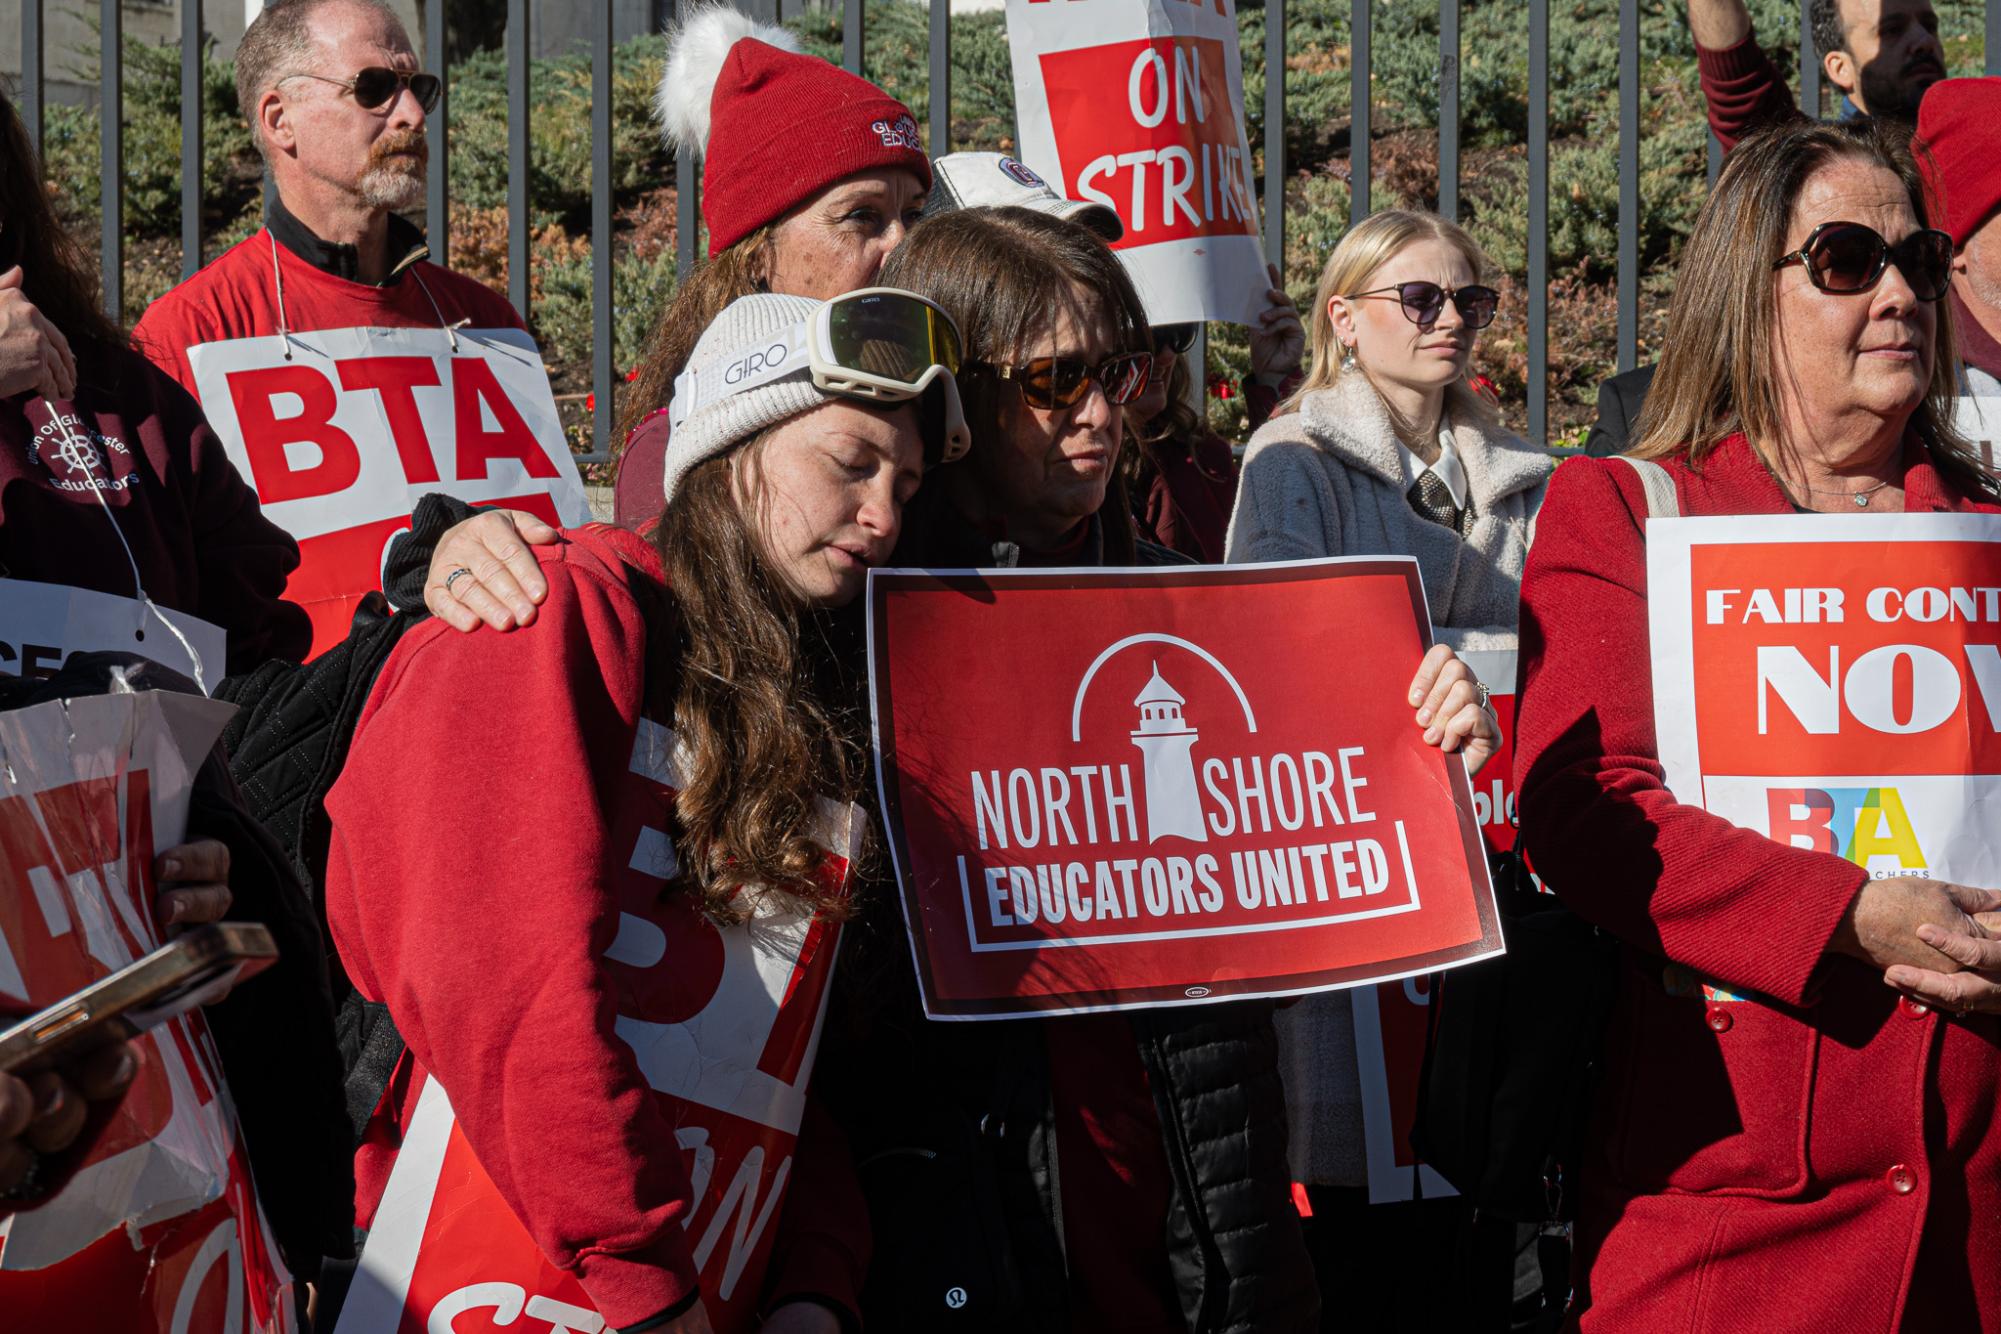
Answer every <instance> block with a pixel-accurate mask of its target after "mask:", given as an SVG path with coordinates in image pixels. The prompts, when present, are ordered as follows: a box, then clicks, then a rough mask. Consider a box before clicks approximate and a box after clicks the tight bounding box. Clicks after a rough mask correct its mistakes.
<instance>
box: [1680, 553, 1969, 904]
mask: <svg viewBox="0 0 2001 1334" xmlns="http://www.w3.org/2000/svg"><path fill="white" fill-rule="evenodd" d="M1647 579H1648V587H1649V588H1650V589H1651V590H1652V593H1651V595H1650V597H1649V598H1648V609H1649V617H1650V630H1651V634H1652V643H1653V664H1654V715H1655V726H1656V728H1657V730H1658V732H1659V736H1660V758H1661V764H1662V766H1663V767H1664V768H1665V770H1666V773H1667V782H1668V786H1669V788H1670V789H1671V790H1672V791H1673V792H1674V794H1675V796H1676V797H1677V798H1678V799H1680V800H1681V801H1684V802H1687V803H1689V804H1691V805H1698V806H1701V807H1703V808H1704V809H1705V810H1708V811H1710V812H1712V813H1714V814H1717V815H1721V816H1723V817H1724V818H1726V819H1728V820H1730V821H1731V822H1732V823H1734V824H1737V825H1739V826H1741V827H1743V828H1746V829H1752V830H1756V831H1757V832H1759V833H1763V834H1766V835H1768V836H1769V837H1771V838H1774V839H1777V840H1778V841H1780V842H1782V843H1789V844H1791V845H1793V846H1795V847H1803V848H1817V849H1819V850H1821V851H1823V852H1832V853H1834V854H1836V855H1837V856H1842V857H1846V858H1848V859H1849V860H1850V861H1853V862H1854V863H1855V864H1856V865H1858V866H1861V867H1863V868H1864V869H1866V870H1868V871H1869V872H1870V874H1872V875H1875V876H1878V877H1888V876H1902V875H1929V876H1933V877H1937V878H1941V879H1947V880H1953V881H1957V882H1959V883H1961V884H1969V885H2001V839H1997V838H1996V837H1995V830H1994V823H1993V820H1992V819H1991V818H1990V817H1989V815H1988V812H1990V811H1991V810H1992V809H1993V808H1994V803H1995V802H1996V801H1997V800H2001V516H1995V515H1972V514H1882V515H1870V514H1856V515H1791V516H1771V517H1756V518H1745V517H1733V518H1691V519H1672V520H1669V519H1658V520H1655V521H1653V522H1652V523H1650V524H1649V525H1648V526H1647Z"/></svg>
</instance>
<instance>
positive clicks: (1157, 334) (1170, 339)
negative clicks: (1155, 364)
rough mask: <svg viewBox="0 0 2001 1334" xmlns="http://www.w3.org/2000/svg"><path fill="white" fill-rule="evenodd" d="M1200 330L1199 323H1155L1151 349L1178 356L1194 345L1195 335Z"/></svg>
mask: <svg viewBox="0 0 2001 1334" xmlns="http://www.w3.org/2000/svg"><path fill="white" fill-rule="evenodd" d="M1201 332H1202V326H1201V325H1199V324H1156V325H1154V326H1153V350H1154V351H1156V352H1172V353H1174V355H1176V356H1180V355H1181V354H1182V353H1184V352H1186V351H1187V350H1188V349H1189V348H1191V347H1194V346H1195V335H1196V334H1198V333H1201Z"/></svg>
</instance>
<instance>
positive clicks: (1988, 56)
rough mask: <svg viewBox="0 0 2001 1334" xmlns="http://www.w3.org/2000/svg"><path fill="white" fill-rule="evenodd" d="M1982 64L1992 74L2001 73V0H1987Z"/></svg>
mask: <svg viewBox="0 0 2001 1334" xmlns="http://www.w3.org/2000/svg"><path fill="white" fill-rule="evenodd" d="M1982 48H1983V49H1982V52H1981V55H1982V61H1981V64H1982V66H1983V67H1984V68H1985V69H1986V71H1987V73H1988V74H1989V75H1990V76H1992V75H1996V74H2001V0H1987V26H1986V31H1985V36H1984V38H1983V41H1982Z"/></svg>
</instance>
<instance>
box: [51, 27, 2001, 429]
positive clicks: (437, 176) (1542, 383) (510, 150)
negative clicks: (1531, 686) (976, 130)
mask: <svg viewBox="0 0 2001 1334" xmlns="http://www.w3.org/2000/svg"><path fill="white" fill-rule="evenodd" d="M586 2H587V3H588V5H589V8H590V12H591V17H592V29H591V275H592V276H591V294H592V305H593V311H592V321H593V329H592V333H593V338H592V346H593V351H592V366H591V384H592V389H593V393H594V394H595V396H596V399H597V401H598V402H599V403H602V404H604V405H606V407H605V410H603V411H599V412H595V413H593V414H592V416H593V422H592V439H591V452H590V453H589V454H587V455H579V456H578V461H579V462H584V463H593V462H604V461H606V460H607V459H608V458H609V457H610V448H611V443H612V442H611V430H612V423H613V418H614V414H613V413H612V412H611V411H610V404H611V403H612V401H613V394H614V393H615V391H616V381H617V379H618V374H617V370H616V368H615V366H614V364H613V338H612V160H611V143H612V137H611V100H612V97H611V67H612V62H611V48H612V0H586ZM180 3H181V271H182V277H183V278H186V277H188V276H191V275H192V274H193V273H194V272H195V270H196V269H198V268H200V267H201V263H202V226H201V168H202V125H201V90H202V32H203V25H202V0H180ZM680 3H687V0H680ZM44 4H45V0H21V98H20V106H21V114H22V116H23V118H24V119H25V120H26V122H27V126H28V134H29V136H30V137H31V138H32V139H33V140H34V143H35V146H36V148H37V149H38V150H39V149H40V147H41V139H42V109H43V106H44V103H45V96H46V85H45V79H44V51H43V47H44V40H43V24H44V13H43V7H44ZM840 4H841V9H842V39H843V44H844V45H843V53H842V54H843V63H844V64H845V65H846V67H847V68H848V69H850V70H853V71H855V72H857V73H859V72H860V71H861V68H862V56H863V52H864V49H865V42H866V32H865V27H864V17H863V0H840ZM1460 4H1461V0H1438V82H1439V89H1438V207H1439V211H1440V212H1441V213H1443V214H1444V215H1445V216H1447V217H1453V216H1456V215H1457V212H1458V207H1459V61H1460V42H1459V15H1460ZM121 5H122V0H98V7H99V20H100V24H101V27H102V40H103V60H102V68H101V71H100V74H99V90H100V122H101V126H102V130H101V138H100V140H99V144H100V163H99V177H100V183H101V185H100V188H101V200H102V209H103V221H102V244H101V252H102V262H103V266H104V302H105V307H106V309H108V310H109V311H110V312H112V314H113V316H114V318H115V317H116V316H117V314H118V312H119V310H120V309H121V306H122V303H123V296H124V290H123V288H124V284H123V276H124V274H123V269H124V232H123V228H122V226H121V219H122V214H123V207H122V205H123V198H124V160H123V153H124V149H123V143H122V126H121V124H120V121H121V111H122V108H123V105H124V99H123V94H122V91H121V79H122V75H123V67H122V59H121V42H120V37H121V33H122V27H123V23H122V19H123V14H122V7H121ZM1285 6H1286V0H1265V50H1264V60H1265V68H1266V70H1267V72H1268V74H1269V73H1273V72H1275V73H1276V75H1277V77H1267V79H1266V81H1265V106H1264V123H1265V125H1266V126H1267V127H1270V126H1283V125H1284V124H1285V29H1286V25H1285ZM1349 6H1350V7H1349V14H1350V23H1351V25H1352V27H1351V38H1350V52H1351V72H1350V80H1351V82H1350V104H1351V109H1352V110H1351V114H1352V117H1353V119H1352V122H1351V128H1350V131H1349V142H1350V144H1351V146H1352V147H1351V150H1350V152H1351V158H1350V166H1351V172H1352V202H1351V205H1350V216H1351V221H1359V220H1360V219H1361V218H1363V217H1366V216H1367V215H1368V212H1369V156H1370V153H1369V110H1370V107H1369V100H1370V99H1369V89H1370V72H1371V65H1370V55H1369V36H1370V26H1371V24H1370V0H1349ZM1549 6H1550V0H1529V36H1528V40H1529V88H1528V176H1529V217H1528V241H1529V248H1528V299H1529V309H1528V436H1529V438H1530V439H1532V440H1541V439H1543V438H1544V436H1545V434H1546V430H1545V427H1546V420H1547V409H1548V362H1549V288H1548V279H1549V265H1548V200H1549ZM740 7H742V8H744V9H745V10H746V11H747V12H749V13H750V14H752V15H753V16H754V17H757V18H760V19H764V20H766V21H773V22H775V21H776V19H777V17H778V15H777V0H748V3H743V4H741V6H740ZM445 8H446V6H445V4H444V3H443V0H431V3H429V4H427V5H426V6H425V19H424V50H425V51H426V52H441V51H444V50H445V49H446V45H445ZM1674 8H1676V9H1678V8H1679V5H1678V4H1675V5H1674ZM930 11H931V12H930V38H931V51H930V81H931V90H930V91H931V96H930V124H929V127H928V128H929V139H930V149H931V154H932V156H934V157H936V156H938V155H940V154H944V153H948V152H950V151H951V150H952V141H951V140H952V134H951V126H952V120H951V84H952V65H951V42H952V27H951V11H950V7H949V5H948V4H947V3H946V0H931V3H930ZM529 17H530V15H529V0H508V4H507V32H506V50H507V97H508V119H507V164H508V187H507V208H508V242H507V258H508V267H507V273H508V298H509V300H511V301H512V302H513V304H514V308H515V309H516V310H518V311H520V312H521V315H522V318H523V319H526V318H527V317H528V315H529V296H528V290H529V289H528V280H529V260H528V244H529V223H528V220H529V200H528V180H529V170H528V127H529V116H530V108H531V106H532V103H531V101H530V96H529V95H530V91H531V90H530V87H529V77H528V52H529V31H528V25H529ZM1985 41H1986V46H1985V51H1986V69H1987V73H1989V74H1996V73H2001V0H1987V5H1986V20H1985ZM1252 55H1253V53H1251V52H1246V53H1245V56H1246V58H1250V57H1251V56H1252ZM427 63H430V64H431V65H432V66H433V67H434V68H436V71H437V73H439V74H441V75H446V76H447V78H446V87H445V93H444V96H443V97H441V98H440V99H439V102H438V107H437V110H436V111H434V112H432V113H431V116H430V124H431V126H432V130H431V135H430V141H431V169H430V180H429V187H428V195H427V199H426V209H427V219H426V221H427V224H428V226H429V229H430V232H431V234H432V235H433V236H444V235H447V234H448V232H447V228H448V227H449V220H450V208H451V202H450V199H449V197H448V190H447V186H448V182H449V172H448V170H447V157H448V153H449V145H450V138H449V135H448V133H447V131H448V127H449V125H450V123H451V88H450V79H449V71H448V70H446V69H444V68H441V67H439V66H440V65H441V64H442V62H436V61H431V62H427ZM1799 80H1800V84H1799V86H1800V103H1801V105H1802V106H1807V107H1817V106H1819V105H1820V93H1821V90H1820V62H1819V59H1818V57H1817V56H1816V55H1815V53H1814V45H1813V30H1812V23H1811V21H1810V19H1809V17H1808V9H1807V5H1806V3H1804V0H1803V2H1802V4H1801V6H1800V30H1799ZM1639 133H1640V5H1639V0H1620V4H1619V228H1618V231H1619V243H1618V294H1619V295H1618V368H1619V369H1620V370H1622V371H1623V370H1630V369H1632V368H1633V365H1634V363H1635V359H1636V354H1637V350H1638V343H1639V294H1640V260H1639V214H1640V179H1639V157H1640V145H1639ZM1264 151H1265V176H1264V206H1265V228H1264V244H1265V252H1266V254H1267V256H1268V257H1269V258H1270V259H1271V261H1272V263H1274V264H1277V265H1278V266H1279V267H1280V270H1281V272H1283V270H1284V265H1285V175H1286V167H1285V139H1284V135H1283V134H1282V133H1280V134H1276V135H1272V134H1268V135H1267V138H1266V142H1265V145H1264ZM1721 159H1722V154H1721V152H1720V149H1719V146H1718V145H1717V144H1716V143H1715V141H1714V140H1713V139H1712V140H1711V142H1710V146H1709V174H1710V178H1711V179H1712V180H1714V179H1715V175H1716V171H1717V167H1718V165H1719V164H1720V162H1721ZM674 176H675V184H676V187H677V190H678V196H679V201H680V203H679V218H678V227H679V231H678V235H677V238H676V240H677V247H676V249H677V272H680V273H686V272H688V270H689V269H690V268H691V267H692V266H693V264H694V263H695V260H696V249H695V247H696V243H697V219H698V216H699V214H698V209H697V202H698V199H697V194H698V191H699V189H700V181H701V172H700V165H699V162H698V160H697V159H696V158H695V156H694V155H693V154H692V153H690V152H688V151H686V150H683V151H682V152H681V153H680V155H679V156H678V158H677V159H676V161H675V167H674Z"/></svg>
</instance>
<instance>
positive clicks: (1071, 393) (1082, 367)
mask: <svg viewBox="0 0 2001 1334" xmlns="http://www.w3.org/2000/svg"><path fill="white" fill-rule="evenodd" d="M974 364H975V365H978V366H980V367H981V368H983V369H985V370H988V371H991V372H992V373H993V374H994V375H996V376H998V377H999V378H1001V379H1003V380H1012V381H1013V382H1014V383H1015V384H1017V385H1019V386H1021V401H1022V402H1024V403H1026V404H1028V406H1030V407H1031V408H1045V409H1047V408H1070V407H1075V406H1076V405H1077V404H1078V403H1080V402H1082V401H1083V398H1084V395H1086V394H1088V393H1090V392H1091V381H1093V380H1096V381H1097V382H1098V384H1099V385H1100V386H1102V387H1103V389H1104V391H1105V401H1106V402H1108V403H1110V404H1112V405H1113V406H1115V407H1118V406H1123V405H1124V404H1127V403H1130V402H1132V401H1133V400H1134V399H1136V398H1138V397H1139V396H1140V394H1141V393H1142V392H1143V391H1144V390H1145V389H1146V377H1147V373H1148V372H1149V371H1151V370H1152V369H1153V354H1152V353H1151V352H1122V353H1120V354H1119V355H1118V356H1116V357H1107V358H1105V360H1103V361H1102V362H1100V363H1098V364H1097V365H1096V366H1093V365H1092V364H1091V363H1090V362H1088V361H1079V360H1077V359H1075V358H1073V357H1037V358H1035V359H1034V360H1033V361H1027V362H1023V363H1022V364H1021V365H1019V366H998V365H995V364H994V363H992V362H976V363H974Z"/></svg>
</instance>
